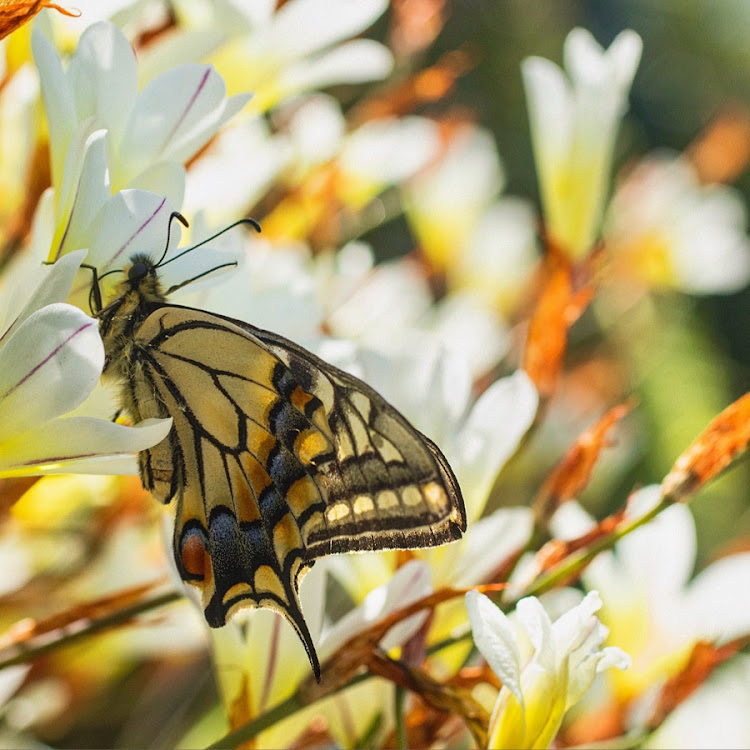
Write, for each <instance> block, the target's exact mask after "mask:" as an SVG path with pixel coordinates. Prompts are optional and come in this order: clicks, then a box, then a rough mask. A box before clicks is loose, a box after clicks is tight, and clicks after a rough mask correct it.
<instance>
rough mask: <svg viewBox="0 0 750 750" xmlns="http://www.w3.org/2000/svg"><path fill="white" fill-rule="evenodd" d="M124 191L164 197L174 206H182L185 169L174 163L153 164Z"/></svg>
mask: <svg viewBox="0 0 750 750" xmlns="http://www.w3.org/2000/svg"><path fill="white" fill-rule="evenodd" d="M124 190H144V191H146V192H148V193H155V194H156V195H163V196H164V197H165V198H166V199H167V201H168V202H169V203H171V204H172V205H173V206H181V205H182V202H183V200H184V198H185V167H183V166H182V164H177V163H176V162H173V161H161V162H158V163H157V164H152V165H151V166H150V167H146V169H144V170H143V172H141V173H139V174H138V175H137V176H136V177H135V179H133V180H131V181H130V182H129V183H128V184H127V185H126V186H125V188H124Z"/></svg>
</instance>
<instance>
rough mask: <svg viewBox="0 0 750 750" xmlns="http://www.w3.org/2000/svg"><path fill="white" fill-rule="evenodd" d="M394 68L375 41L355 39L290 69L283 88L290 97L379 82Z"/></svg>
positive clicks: (390, 58)
mask: <svg viewBox="0 0 750 750" xmlns="http://www.w3.org/2000/svg"><path fill="white" fill-rule="evenodd" d="M392 68H393V57H392V56H391V53H390V52H389V51H388V49H387V48H386V47H384V46H383V45H382V44H380V43H379V42H375V41H373V40H372V39H355V40H354V41H352V42H347V43H346V44H342V45H340V46H338V47H336V48H335V49H333V50H331V51H330V52H326V53H324V54H322V55H319V56H318V57H317V58H315V59H313V60H307V61H305V62H304V63H302V62H300V63H298V64H297V65H295V66H294V67H292V68H288V69H287V70H286V71H285V72H284V74H283V76H282V79H281V84H280V86H281V88H282V91H284V92H286V93H287V94H296V93H299V92H302V91H309V90H310V89H317V88H324V87H326V86H331V85H333V84H337V83H362V82H364V81H378V80H380V79H382V78H385V77H386V76H387V75H388V74H389V73H390V72H391V70H392Z"/></svg>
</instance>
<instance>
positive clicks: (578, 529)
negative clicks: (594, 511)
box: [550, 500, 596, 540]
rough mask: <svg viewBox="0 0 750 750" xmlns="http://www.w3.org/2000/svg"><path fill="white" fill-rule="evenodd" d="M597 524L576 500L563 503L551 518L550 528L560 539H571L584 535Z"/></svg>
mask: <svg viewBox="0 0 750 750" xmlns="http://www.w3.org/2000/svg"><path fill="white" fill-rule="evenodd" d="M595 525H596V521H595V519H594V518H593V517H592V516H591V515H589V513H587V512H586V511H585V510H584V509H583V508H582V507H581V506H580V505H579V504H578V503H577V502H576V501H575V500H571V501H570V502H567V503H563V504H562V505H561V506H560V507H559V508H558V509H557V510H556V511H555V513H554V515H553V516H552V518H551V520H550V530H551V531H552V534H553V535H554V536H555V537H557V538H558V539H562V540H570V539H575V538H577V537H579V536H583V535H584V534H585V533H586V532H587V531H590V530H591V529H592V528H593V527H594V526H595Z"/></svg>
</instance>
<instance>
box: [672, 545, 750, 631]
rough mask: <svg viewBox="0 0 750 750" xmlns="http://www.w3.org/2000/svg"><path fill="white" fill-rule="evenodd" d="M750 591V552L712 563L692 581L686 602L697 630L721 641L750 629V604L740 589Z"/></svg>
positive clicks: (686, 595)
mask: <svg viewBox="0 0 750 750" xmlns="http://www.w3.org/2000/svg"><path fill="white" fill-rule="evenodd" d="M746 591H750V552H745V553H741V554H737V555H729V556H727V557H723V558H721V559H720V560H717V561H716V562H714V563H712V564H711V565H709V566H708V567H707V568H706V569H705V570H704V571H703V572H702V573H700V574H699V575H698V576H696V578H695V580H694V581H692V582H691V583H690V586H689V587H688V590H687V592H686V594H685V606H686V610H687V612H689V616H690V617H691V619H693V621H694V629H695V631H694V632H695V634H696V636H698V637H701V638H704V639H707V640H718V641H721V642H724V641H728V640H731V639H733V638H739V637H740V636H743V635H747V634H748V633H750V607H746V606H741V605H740V604H739V602H738V599H737V597H738V592H746Z"/></svg>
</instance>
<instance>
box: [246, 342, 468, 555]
mask: <svg viewBox="0 0 750 750" xmlns="http://www.w3.org/2000/svg"><path fill="white" fill-rule="evenodd" d="M256 333H257V335H258V336H259V337H261V340H262V341H263V342H264V343H265V344H266V345H267V346H268V347H269V349H271V350H272V351H274V352H275V353H276V354H277V355H278V357H279V358H280V359H281V360H282V361H283V362H284V363H285V364H286V365H287V366H288V367H289V370H290V372H291V374H292V377H293V378H294V380H295V381H296V382H297V383H299V384H300V387H301V388H302V389H303V390H305V391H307V392H310V393H314V394H315V395H316V397H317V398H318V400H319V402H320V404H321V408H322V411H323V417H324V420H325V424H326V425H327V428H328V430H330V434H331V436H332V440H333V443H334V445H335V451H334V453H333V455H332V456H331V457H330V458H328V459H327V460H326V461H325V462H320V464H319V479H318V482H319V484H321V485H322V486H323V487H324V488H325V496H326V500H327V503H326V509H325V512H324V513H322V514H319V515H316V516H315V517H314V518H313V519H312V522H309V523H307V524H306V525H305V527H304V529H303V531H304V536H305V543H306V547H307V551H308V554H309V555H312V556H319V555H325V554H330V553H333V552H351V551H353V550H374V549H392V548H401V549H403V548H408V547H427V546H434V545H437V544H443V543H445V542H448V541H452V540H454V539H457V538H459V536H460V535H461V531H462V530H463V529H464V528H465V526H466V519H465V513H464V508H463V502H462V501H461V494H460V490H459V489H458V485H457V483H456V480H455V478H454V476H453V473H452V472H451V470H450V468H449V467H448V465H447V463H446V461H445V459H444V458H443V456H442V454H441V453H440V451H439V450H438V449H437V447H436V446H435V445H434V443H432V442H431V441H430V440H429V439H428V438H426V437H425V436H424V435H422V434H421V433H419V432H417V430H415V429H414V427H412V426H411V425H410V424H409V423H408V422H407V421H406V419H405V418H404V417H403V416H402V415H401V414H400V413H399V412H398V411H396V410H395V409H394V408H393V407H392V406H390V405H389V404H388V403H387V402H386V401H385V400H384V399H383V398H382V397H381V396H380V395H379V394H378V393H377V392H376V391H374V390H373V389H372V388H370V387H369V386H367V385H366V384H365V383H363V382H362V381H360V380H358V379H357V378H355V377H353V376H352V375H349V374H348V373H346V372H343V371H342V370H339V369H337V368H335V367H333V366H331V365H329V364H327V363H325V362H323V361H322V360H320V359H318V358H317V357H315V356H314V355H313V354H311V353H310V352H307V351H306V350H304V349H302V348H301V347H299V346H297V345H295V344H293V343H292V342H290V341H287V340H286V339H282V338H281V337H279V336H276V335H274V334H270V333H268V332H266V331H256Z"/></svg>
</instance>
